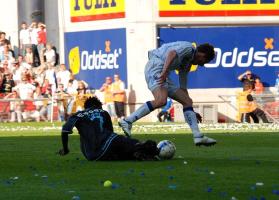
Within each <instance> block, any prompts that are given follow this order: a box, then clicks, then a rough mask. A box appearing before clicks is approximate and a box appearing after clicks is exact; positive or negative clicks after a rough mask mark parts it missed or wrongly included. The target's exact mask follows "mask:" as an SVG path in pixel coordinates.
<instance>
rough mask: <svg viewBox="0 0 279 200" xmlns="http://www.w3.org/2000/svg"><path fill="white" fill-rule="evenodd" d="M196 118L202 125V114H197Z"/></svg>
mask: <svg viewBox="0 0 279 200" xmlns="http://www.w3.org/2000/svg"><path fill="white" fill-rule="evenodd" d="M196 117H197V122H198V123H202V116H201V115H200V113H197V112H196Z"/></svg>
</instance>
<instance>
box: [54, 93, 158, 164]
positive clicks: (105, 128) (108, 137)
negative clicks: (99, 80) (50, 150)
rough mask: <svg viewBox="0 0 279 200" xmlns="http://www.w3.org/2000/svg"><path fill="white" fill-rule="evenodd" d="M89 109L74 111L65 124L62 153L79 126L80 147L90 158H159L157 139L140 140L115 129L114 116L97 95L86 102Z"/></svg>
mask: <svg viewBox="0 0 279 200" xmlns="http://www.w3.org/2000/svg"><path fill="white" fill-rule="evenodd" d="M84 107H85V110H83V111H79V112H77V113H75V114H73V115H72V116H71V117H70V118H69V119H68V120H67V122H66V123H65V124H64V125H63V127H62V133H61V137H62V144H63V148H62V149H61V150H59V154H60V155H61V156H64V155H67V154H68V153H69V152H70V151H69V148H68V134H72V132H73V128H74V127H76V128H77V130H78V133H79V135H80V148H81V151H82V153H83V155H84V156H85V158H86V159H87V160H156V159H157V156H158V154H159V149H158V148H157V144H156V142H155V141H152V140H147V141H145V142H140V141H139V140H137V139H132V138H127V137H125V136H122V135H118V134H116V133H114V132H113V126H112V122H111V118H110V115H109V114H108V112H107V111H105V110H103V109H102V103H101V102H100V101H99V99H98V98H96V97H90V98H88V99H87V100H86V102H85V104H84Z"/></svg>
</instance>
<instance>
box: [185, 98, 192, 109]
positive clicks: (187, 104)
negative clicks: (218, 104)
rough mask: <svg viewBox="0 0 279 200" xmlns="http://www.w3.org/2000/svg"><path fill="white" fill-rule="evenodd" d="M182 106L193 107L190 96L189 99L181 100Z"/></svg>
mask: <svg viewBox="0 0 279 200" xmlns="http://www.w3.org/2000/svg"><path fill="white" fill-rule="evenodd" d="M183 107H184V108H187V107H193V101H192V99H191V98H189V99H185V101H184V102H183Z"/></svg>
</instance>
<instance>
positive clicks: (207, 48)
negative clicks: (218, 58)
mask: <svg viewBox="0 0 279 200" xmlns="http://www.w3.org/2000/svg"><path fill="white" fill-rule="evenodd" d="M197 51H198V52H202V53H205V54H206V60H207V62H210V61H211V60H213V59H214V58H215V51H214V47H213V46H212V45H211V44H209V43H205V44H201V45H199V46H198V47H197Z"/></svg>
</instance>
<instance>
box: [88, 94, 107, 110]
mask: <svg viewBox="0 0 279 200" xmlns="http://www.w3.org/2000/svg"><path fill="white" fill-rule="evenodd" d="M102 105H103V104H102V102H101V101H100V100H99V99H98V98H97V97H89V98H88V99H86V101H85V103H84V108H85V109H87V108H91V107H93V108H95V109H102Z"/></svg>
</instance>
